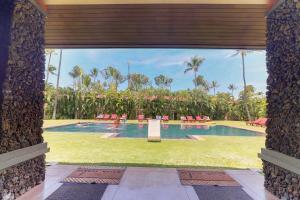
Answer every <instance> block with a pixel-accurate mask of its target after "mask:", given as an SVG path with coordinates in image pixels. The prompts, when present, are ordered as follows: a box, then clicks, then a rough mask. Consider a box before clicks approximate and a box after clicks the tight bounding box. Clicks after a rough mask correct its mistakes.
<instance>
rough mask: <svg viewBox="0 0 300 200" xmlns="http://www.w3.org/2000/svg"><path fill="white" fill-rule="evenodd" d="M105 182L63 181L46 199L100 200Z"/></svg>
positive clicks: (105, 186) (104, 188)
mask: <svg viewBox="0 0 300 200" xmlns="http://www.w3.org/2000/svg"><path fill="white" fill-rule="evenodd" d="M106 188H107V184H95V185H93V184H83V183H64V184H63V185H62V186H60V187H59V188H58V189H57V190H56V191H55V192H54V193H52V194H51V195H50V196H49V197H48V198H46V200H101V198H102V196H103V194H104V192H105V190H106Z"/></svg>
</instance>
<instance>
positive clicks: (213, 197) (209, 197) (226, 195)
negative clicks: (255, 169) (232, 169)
mask: <svg viewBox="0 0 300 200" xmlns="http://www.w3.org/2000/svg"><path fill="white" fill-rule="evenodd" d="M193 188H194V189H195V192H196V194H197V196H198V197H199V199H201V200H220V199H222V200H237V199H238V200H252V198H251V197H250V196H249V195H248V194H247V193H246V192H245V191H244V190H243V189H242V187H240V186H235V187H224V186H207V185H202V186H193Z"/></svg>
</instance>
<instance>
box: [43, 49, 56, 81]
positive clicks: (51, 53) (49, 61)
mask: <svg viewBox="0 0 300 200" xmlns="http://www.w3.org/2000/svg"><path fill="white" fill-rule="evenodd" d="M45 54H46V55H49V60H48V66H47V79H46V83H48V77H49V73H51V72H49V69H50V70H51V68H50V65H51V58H52V55H56V52H55V50H54V49H46V51H45ZM52 70H53V68H52ZM55 70H56V69H55ZM55 70H54V71H55ZM54 71H52V72H54Z"/></svg>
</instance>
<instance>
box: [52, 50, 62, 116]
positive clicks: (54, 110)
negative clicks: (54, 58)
mask: <svg viewBox="0 0 300 200" xmlns="http://www.w3.org/2000/svg"><path fill="white" fill-rule="evenodd" d="M61 61H62V49H61V50H60V56H59V65H58V72H57V80H56V95H55V100H54V109H53V115H52V119H56V111H57V101H58V95H59V79H60V69H61Z"/></svg>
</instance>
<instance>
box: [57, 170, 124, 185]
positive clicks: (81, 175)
mask: <svg viewBox="0 0 300 200" xmlns="http://www.w3.org/2000/svg"><path fill="white" fill-rule="evenodd" d="M124 172H125V169H105V168H104V169H94V168H78V169H77V170H76V171H74V172H73V173H72V174H70V175H69V176H68V177H67V178H65V179H64V180H63V181H62V182H64V183H95V184H110V185H118V184H119V183H120V181H121V178H122V176H123V174H124Z"/></svg>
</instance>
